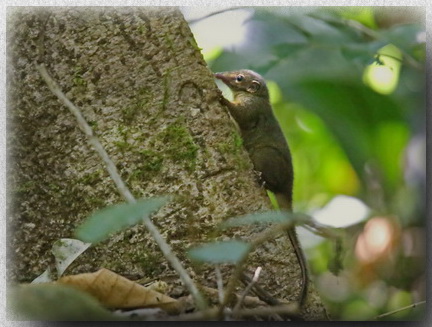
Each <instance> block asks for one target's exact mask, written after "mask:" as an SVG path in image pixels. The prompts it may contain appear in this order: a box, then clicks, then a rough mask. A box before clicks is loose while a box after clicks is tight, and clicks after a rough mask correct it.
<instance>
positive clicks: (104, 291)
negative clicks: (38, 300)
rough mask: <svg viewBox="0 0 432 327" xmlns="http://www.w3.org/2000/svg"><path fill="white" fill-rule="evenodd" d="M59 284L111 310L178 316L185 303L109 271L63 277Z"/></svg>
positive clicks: (102, 270)
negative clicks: (157, 311) (144, 310)
mask: <svg viewBox="0 0 432 327" xmlns="http://www.w3.org/2000/svg"><path fill="white" fill-rule="evenodd" d="M57 283H60V284H65V285H71V286H74V287H76V288H78V289H80V290H82V291H84V292H87V293H89V294H91V295H93V296H94V297H95V298H97V299H98V300H99V301H100V302H101V303H102V304H103V305H104V306H105V307H107V308H112V309H114V308H115V309H131V308H161V309H162V310H165V311H166V312H168V313H170V314H178V313H180V312H181V311H182V309H183V303H181V302H179V301H177V300H176V299H173V298H171V297H169V296H167V295H164V294H162V293H159V292H156V291H153V290H151V289H148V288H146V287H144V286H142V285H140V284H137V283H135V282H133V281H131V280H129V279H127V278H125V277H122V276H120V275H118V274H116V273H114V272H112V271H110V270H108V269H105V268H103V269H100V270H98V271H97V272H94V273H86V274H79V275H72V276H65V277H62V278H60V279H59V280H58V281H57Z"/></svg>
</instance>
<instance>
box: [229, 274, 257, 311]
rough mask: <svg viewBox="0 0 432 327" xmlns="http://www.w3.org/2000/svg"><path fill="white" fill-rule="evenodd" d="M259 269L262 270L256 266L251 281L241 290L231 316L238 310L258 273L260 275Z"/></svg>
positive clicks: (255, 280) (254, 282)
mask: <svg viewBox="0 0 432 327" xmlns="http://www.w3.org/2000/svg"><path fill="white" fill-rule="evenodd" d="M261 270H262V268H261V267H258V268H257V269H256V270H255V274H254V276H253V278H252V280H251V282H250V283H249V284H248V286H246V288H245V290H244V291H243V293H242V295H241V297H240V300H239V301H237V303H236V305H235V307H234V309H233V316H234V317H235V316H237V312H238V311H239V310H240V307H241V305H242V304H243V301H244V299H245V297H246V295H248V293H249V292H250V290H251V289H252V287H253V286H254V285H255V284H256V282H257V281H258V278H259V275H260V273H261Z"/></svg>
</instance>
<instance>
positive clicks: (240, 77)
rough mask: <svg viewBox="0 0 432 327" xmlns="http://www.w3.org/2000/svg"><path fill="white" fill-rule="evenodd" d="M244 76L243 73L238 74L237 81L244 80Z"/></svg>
mask: <svg viewBox="0 0 432 327" xmlns="http://www.w3.org/2000/svg"><path fill="white" fill-rule="evenodd" d="M243 78H244V76H243V75H242V74H239V75H237V77H236V81H237V82H241V81H242V80H243Z"/></svg>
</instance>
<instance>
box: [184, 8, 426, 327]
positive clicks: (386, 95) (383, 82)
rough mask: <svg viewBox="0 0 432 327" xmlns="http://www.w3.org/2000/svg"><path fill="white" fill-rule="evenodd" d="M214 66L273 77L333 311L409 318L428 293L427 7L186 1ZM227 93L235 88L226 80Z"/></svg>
mask: <svg viewBox="0 0 432 327" xmlns="http://www.w3.org/2000/svg"><path fill="white" fill-rule="evenodd" d="M181 10H182V12H183V14H184V16H185V18H186V20H187V21H188V22H189V25H190V27H191V29H192V32H193V33H194V35H195V38H196V41H197V43H198V46H199V47H200V48H202V53H203V55H204V58H205V60H206V61H207V63H208V65H209V67H210V69H211V70H212V71H213V72H218V71H227V70H237V69H243V68H247V69H252V70H254V71H256V72H258V73H260V74H261V75H263V77H264V78H265V79H266V80H267V81H268V86H269V89H270V93H271V102H272V104H273V108H274V111H275V114H276V116H277V118H278V120H279V122H280V124H281V126H282V128H283V130H284V133H285V135H286V138H287V140H288V143H289V145H290V148H291V151H292V154H293V162H294V169H295V185H294V208H295V211H301V212H305V213H308V214H310V215H312V216H313V217H314V219H315V220H316V221H317V222H319V223H321V224H324V225H328V226H331V227H336V228H340V229H342V230H343V231H344V237H343V240H342V242H341V243H335V242H334V241H332V240H329V239H326V238H322V237H319V236H317V235H315V234H312V233H311V232H309V231H307V230H306V229H304V228H298V232H299V238H300V240H301V243H302V245H303V248H304V249H305V252H306V255H307V257H308V261H309V265H310V269H311V271H312V278H313V279H314V281H315V285H316V286H317V287H318V289H319V292H320V294H321V296H322V298H323V301H324V302H325V303H326V305H327V307H328V309H329V311H330V314H331V316H332V318H333V319H335V320H369V319H375V318H377V317H378V316H379V315H381V314H385V313H388V312H391V311H393V310H397V309H399V308H403V307H405V306H409V305H411V304H414V303H418V302H420V304H419V305H417V306H416V307H415V308H410V309H406V310H402V311H399V312H397V313H395V314H391V315H388V316H385V317H382V318H379V319H382V320H411V319H420V318H422V317H423V315H424V311H425V305H424V304H422V303H421V302H422V301H423V300H425V296H426V294H425V293H426V274H425V265H424V264H425V262H426V242H425V237H426V234H425V232H426V231H425V221H426V208H425V201H426V108H425V100H426V97H425V67H424V64H425V56H426V55H425V42H426V33H425V26H424V23H425V22H424V19H425V13H424V12H423V9H422V8H417V9H416V8H415V7H403V8H401V7H335V8H331V7H322V8H316V7H315V8H314V7H254V8H216V7H214V8H211V7H206V8H196V7H184V8H181ZM218 85H219V87H220V88H221V89H222V90H223V92H224V95H225V96H226V97H227V98H229V97H230V96H231V95H230V92H229V90H227V88H226V87H225V86H224V85H222V84H219V83H218Z"/></svg>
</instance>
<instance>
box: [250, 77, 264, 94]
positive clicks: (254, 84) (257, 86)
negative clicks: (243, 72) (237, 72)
mask: <svg viewBox="0 0 432 327" xmlns="http://www.w3.org/2000/svg"><path fill="white" fill-rule="evenodd" d="M260 87H261V83H260V82H258V81H255V80H254V81H252V83H251V84H250V85H249V86H248V88H247V91H248V92H250V93H255V92H256V91H258V90H259V89H260Z"/></svg>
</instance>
